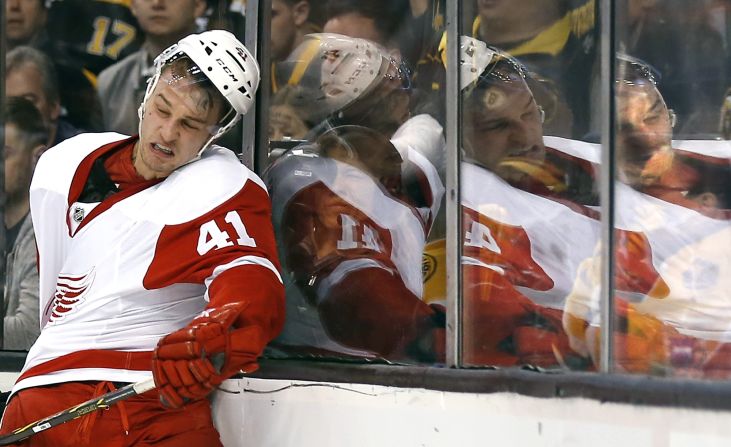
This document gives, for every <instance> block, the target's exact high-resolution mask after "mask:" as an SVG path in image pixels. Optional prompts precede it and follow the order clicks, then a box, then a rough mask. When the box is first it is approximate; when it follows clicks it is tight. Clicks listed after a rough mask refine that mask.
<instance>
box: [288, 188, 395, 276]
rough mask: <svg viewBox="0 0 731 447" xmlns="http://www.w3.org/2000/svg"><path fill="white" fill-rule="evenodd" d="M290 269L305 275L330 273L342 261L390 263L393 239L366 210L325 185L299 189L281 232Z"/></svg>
mask: <svg viewBox="0 0 731 447" xmlns="http://www.w3.org/2000/svg"><path fill="white" fill-rule="evenodd" d="M279 231H280V234H281V235H282V237H283V241H282V242H283V245H284V246H283V247H282V248H283V250H284V252H285V254H286V256H287V264H288V265H289V268H290V269H292V270H294V271H298V272H300V273H302V274H312V273H313V272H316V271H321V270H322V269H326V270H331V269H333V268H334V267H335V266H336V265H337V264H339V263H340V262H342V261H345V260H349V259H357V258H370V259H376V260H378V261H379V262H380V263H384V264H387V265H390V264H391V260H390V259H391V254H392V250H393V239H392V236H391V233H390V231H389V229H387V228H383V227H382V226H380V225H379V224H377V223H376V222H375V221H374V220H373V219H371V218H370V217H368V216H367V215H366V214H365V213H364V212H363V211H361V210H359V209H358V208H357V207H355V206H353V205H352V204H351V203H349V202H348V201H346V200H345V199H343V198H342V197H340V196H338V195H337V194H335V193H334V192H333V191H331V190H330V189H329V188H328V187H327V186H325V185H324V184H323V183H319V182H318V183H315V184H313V185H311V186H308V187H306V188H304V189H302V190H300V191H299V192H298V193H297V194H296V195H295V196H294V197H293V198H292V200H291V201H290V202H289V204H288V205H287V209H286V210H285V212H284V216H283V219H282V228H280V229H279Z"/></svg>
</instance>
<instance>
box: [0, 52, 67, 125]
mask: <svg viewBox="0 0 731 447" xmlns="http://www.w3.org/2000/svg"><path fill="white" fill-rule="evenodd" d="M5 94H6V95H7V96H21V97H23V98H25V99H27V100H29V101H30V102H32V103H33V105H34V106H36V108H37V109H38V110H39V111H40V112H41V115H43V119H44V120H45V121H46V124H47V125H52V124H53V123H55V122H56V120H57V119H58V116H59V114H60V113H61V106H60V104H59V103H58V101H55V102H54V101H51V100H50V99H49V98H48V97H47V96H46V94H45V92H44V91H43V77H42V76H41V72H40V71H39V70H38V69H37V68H36V67H35V66H33V65H29V64H25V65H21V66H20V67H18V68H17V69H15V70H13V71H11V72H10V73H7V75H6V76H5Z"/></svg>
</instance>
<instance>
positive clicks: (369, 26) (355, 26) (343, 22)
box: [322, 13, 386, 46]
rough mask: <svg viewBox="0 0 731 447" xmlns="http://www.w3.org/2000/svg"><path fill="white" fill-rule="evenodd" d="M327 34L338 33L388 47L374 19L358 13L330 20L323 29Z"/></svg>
mask: <svg viewBox="0 0 731 447" xmlns="http://www.w3.org/2000/svg"><path fill="white" fill-rule="evenodd" d="M322 31H323V32H325V33H336V34H342V35H344V36H350V37H359V38H361V39H367V40H370V41H371V42H375V43H377V44H379V45H381V46H385V45H386V41H385V40H386V39H385V38H384V36H382V35H381V33H380V32H379V31H378V28H377V27H376V23H375V22H374V21H373V19H371V18H368V17H364V16H362V15H360V14H357V13H349V14H343V15H341V16H337V17H332V18H331V19H329V20H328V21H327V22H326V23H325V26H324V27H323V29H322Z"/></svg>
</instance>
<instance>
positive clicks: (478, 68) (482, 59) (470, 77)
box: [443, 36, 527, 91]
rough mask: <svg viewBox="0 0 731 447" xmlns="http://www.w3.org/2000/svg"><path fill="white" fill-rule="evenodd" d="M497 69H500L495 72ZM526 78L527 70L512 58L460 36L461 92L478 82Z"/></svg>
mask: <svg viewBox="0 0 731 447" xmlns="http://www.w3.org/2000/svg"><path fill="white" fill-rule="evenodd" d="M444 55H446V51H445V52H443V57H444ZM445 65H446V64H445ZM498 67H499V68H500V69H499V70H496V68H498ZM526 77H527V69H526V68H525V67H524V66H523V65H522V64H521V63H520V62H519V61H518V60H517V59H515V58H514V57H513V56H510V55H509V54H508V53H505V52H504V51H501V50H499V49H497V48H493V47H490V46H488V45H487V44H486V43H485V42H483V41H481V40H479V39H475V38H473V37H469V36H460V45H459V85H460V89H461V90H462V91H466V90H468V88H471V87H473V86H475V85H476V84H478V83H479V81H480V80H488V79H489V82H495V81H502V82H511V81H518V80H520V81H525V79H526Z"/></svg>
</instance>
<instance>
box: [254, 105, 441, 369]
mask: <svg viewBox="0 0 731 447" xmlns="http://www.w3.org/2000/svg"><path fill="white" fill-rule="evenodd" d="M417 118H418V119H412V121H411V122H410V123H408V126H414V128H413V129H411V130H410V131H409V129H408V128H402V129H401V131H400V132H397V134H396V136H395V137H394V138H393V139H392V140H391V141H392V143H393V145H394V147H395V148H396V149H397V150H398V151H399V153H400V154H401V157H402V159H403V160H404V165H407V164H409V165H410V167H411V168H412V169H413V170H414V171H415V172H416V175H417V176H418V178H419V179H421V180H420V181H419V183H420V184H421V185H422V186H423V189H424V191H422V193H423V197H425V198H426V199H427V201H426V203H425V204H424V206H423V207H416V206H413V205H410V204H408V203H406V202H405V201H404V200H402V199H403V198H399V197H394V196H392V195H391V194H390V193H389V192H388V191H387V190H386V189H385V188H384V187H383V186H382V185H381V184H380V183H379V182H378V180H377V179H374V178H373V177H372V176H370V175H369V174H367V173H365V172H363V171H361V170H360V169H358V168H356V167H354V166H351V165H349V164H347V163H343V162H340V161H337V160H334V159H331V158H326V157H321V156H317V155H315V154H308V153H304V152H303V151H301V150H297V149H295V150H293V151H292V152H291V153H288V154H286V155H284V156H283V157H282V158H280V159H279V160H277V161H276V162H275V163H274V164H273V165H272V166H271V167H270V169H269V170H268V171H267V172H266V173H265V176H264V177H265V180H266V182H267V185H268V186H269V189H270V191H271V194H272V203H273V206H274V208H273V219H274V226H275V230H276V231H277V238H278V245H279V249H280V253H281V258H282V263H283V271H284V272H285V274H286V278H285V287H286V291H287V321H286V324H285V327H284V330H283V331H282V334H281V335H280V337H279V338H278V339H277V342H276V344H279V345H286V346H289V347H291V346H298V347H303V348H304V352H306V353H308V354H310V353H313V352H316V351H315V350H309V349H308V348H317V349H319V350H322V351H317V352H327V353H333V352H337V353H342V354H348V355H356V356H373V353H369V352H365V351H362V350H358V349H353V348H349V347H346V346H343V345H342V344H340V343H338V342H336V341H334V340H332V339H331V338H330V337H329V336H328V335H327V333H326V331H325V329H324V327H323V324H322V322H321V320H320V317H319V315H318V311H317V308H316V307H315V306H314V305H313V304H315V303H314V302H313V300H315V302H316V300H318V299H319V298H320V297H323V296H325V295H326V294H327V292H328V290H330V289H331V288H334V287H343V286H342V285H341V281H343V280H344V278H345V277H346V276H347V275H348V274H349V273H351V272H353V271H356V270H358V269H364V268H381V269H386V270H389V271H393V272H395V274H396V275H398V277H399V278H400V280H401V281H403V284H404V286H405V288H406V289H408V290H409V291H410V292H411V293H413V294H414V295H416V296H417V297H419V298H421V296H422V288H423V285H422V274H421V255H422V251H423V248H424V244H425V240H426V236H427V234H428V233H429V229H430V227H431V224H432V223H433V220H434V216H435V215H436V213H437V212H438V209H439V205H440V202H441V198H442V195H443V194H444V187H443V185H442V183H441V180H440V179H439V176H438V174H437V171H436V169H435V168H434V166H433V165H432V164H431V162H429V161H428V160H427V159H426V157H424V156H423V155H421V153H420V152H421V150H420V149H423V148H424V146H429V145H428V144H426V143H430V144H433V142H434V141H435V140H436V141H443V138H442V137H441V128H440V127H439V125H438V123H436V121H434V120H433V119H432V118H428V117H426V116H421V117H417ZM425 125H426V126H427V127H429V128H428V129H424V126H425ZM402 167H405V166H403V165H402ZM302 248H305V249H304V250H303V249H302ZM305 252H306V254H303V253H305ZM295 253H298V254H297V255H295ZM303 276H307V277H311V278H312V280H311V283H312V284H311V285H314V289H315V290H314V293H313V294H314V296H313V297H306V296H305V294H304V292H303V290H302V288H301V287H300V286H298V285H297V284H296V282H295V278H296V277H299V278H300V281H301V278H302V277H303ZM373 287H374V293H379V292H378V285H377V284H374V285H373Z"/></svg>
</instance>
